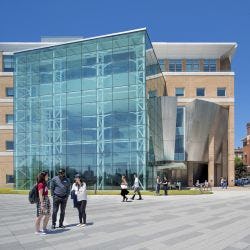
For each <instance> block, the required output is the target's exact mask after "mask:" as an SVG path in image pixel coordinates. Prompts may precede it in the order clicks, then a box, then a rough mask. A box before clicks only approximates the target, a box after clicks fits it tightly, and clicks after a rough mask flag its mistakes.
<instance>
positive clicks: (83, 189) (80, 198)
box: [71, 183, 87, 201]
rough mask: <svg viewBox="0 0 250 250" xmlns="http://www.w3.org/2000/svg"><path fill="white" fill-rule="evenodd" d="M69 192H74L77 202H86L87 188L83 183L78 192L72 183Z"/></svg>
mask: <svg viewBox="0 0 250 250" xmlns="http://www.w3.org/2000/svg"><path fill="white" fill-rule="evenodd" d="M71 190H74V191H75V194H76V197H77V201H85V200H87V186H86V184H85V183H83V185H82V186H80V188H79V190H78V186H77V185H76V184H75V183H74V184H73V185H72V189H71Z"/></svg>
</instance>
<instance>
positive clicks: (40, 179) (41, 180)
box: [36, 172, 48, 184]
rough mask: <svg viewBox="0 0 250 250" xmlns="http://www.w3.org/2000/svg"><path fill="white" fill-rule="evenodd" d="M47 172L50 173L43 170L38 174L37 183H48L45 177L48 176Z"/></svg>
mask: <svg viewBox="0 0 250 250" xmlns="http://www.w3.org/2000/svg"><path fill="white" fill-rule="evenodd" d="M47 174H48V173H46V172H41V173H40V174H39V175H38V176H37V179H36V181H37V184H39V183H43V184H46V181H45V177H46V175H47Z"/></svg>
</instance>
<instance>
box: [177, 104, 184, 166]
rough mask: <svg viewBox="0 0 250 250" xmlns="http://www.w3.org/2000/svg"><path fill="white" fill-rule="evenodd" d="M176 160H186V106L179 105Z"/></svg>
mask: <svg viewBox="0 0 250 250" xmlns="http://www.w3.org/2000/svg"><path fill="white" fill-rule="evenodd" d="M175 160H176V161H185V107H177V116H176V135H175Z"/></svg>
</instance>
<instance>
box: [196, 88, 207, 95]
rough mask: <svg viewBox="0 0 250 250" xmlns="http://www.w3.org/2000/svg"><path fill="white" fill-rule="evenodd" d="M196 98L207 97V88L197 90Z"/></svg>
mask: <svg viewBox="0 0 250 250" xmlns="http://www.w3.org/2000/svg"><path fill="white" fill-rule="evenodd" d="M196 96H205V88H197V89H196Z"/></svg>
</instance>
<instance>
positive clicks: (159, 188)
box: [155, 176, 168, 195]
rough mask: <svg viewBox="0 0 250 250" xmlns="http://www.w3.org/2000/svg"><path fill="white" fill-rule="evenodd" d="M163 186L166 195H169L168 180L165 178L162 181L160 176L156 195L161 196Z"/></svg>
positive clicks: (157, 179) (157, 180) (157, 181)
mask: <svg viewBox="0 0 250 250" xmlns="http://www.w3.org/2000/svg"><path fill="white" fill-rule="evenodd" d="M161 185H162V187H163V190H164V195H168V179H167V177H166V176H164V177H163V179H162V180H161V178H160V176H157V178H156V186H155V193H156V195H160V190H161Z"/></svg>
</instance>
